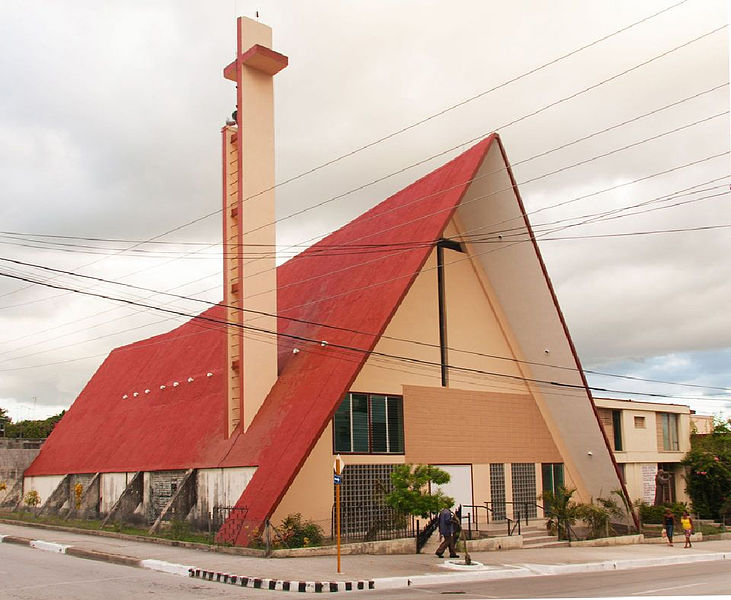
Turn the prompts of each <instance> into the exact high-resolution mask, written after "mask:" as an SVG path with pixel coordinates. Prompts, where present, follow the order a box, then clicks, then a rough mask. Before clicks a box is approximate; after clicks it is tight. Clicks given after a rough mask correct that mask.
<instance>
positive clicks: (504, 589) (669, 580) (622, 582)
mask: <svg viewBox="0 0 731 600" xmlns="http://www.w3.org/2000/svg"><path fill="white" fill-rule="evenodd" d="M729 594H731V569H729V564H728V562H727V561H718V562H698V563H690V564H684V565H673V566H670V567H652V568H646V569H629V570H624V571H607V572H598V573H581V574H575V575H551V576H544V577H524V578H521V579H502V580H497V581H481V582H475V583H464V584H453V583H452V584H449V585H439V586H429V587H421V588H410V589H408V590H389V591H381V592H378V596H377V597H378V598H379V600H380V598H394V599H397V598H424V599H426V598H430V597H431V598H433V597H435V596H441V597H444V598H449V597H454V598H464V599H465V600H467V599H474V600H477V599H485V598H608V597H629V598H640V597H643V596H644V597H652V596H655V597H667V596H705V595H721V596H726V597H728V596H729ZM357 595H358V597H361V598H364V597H365V595H364V594H357Z"/></svg>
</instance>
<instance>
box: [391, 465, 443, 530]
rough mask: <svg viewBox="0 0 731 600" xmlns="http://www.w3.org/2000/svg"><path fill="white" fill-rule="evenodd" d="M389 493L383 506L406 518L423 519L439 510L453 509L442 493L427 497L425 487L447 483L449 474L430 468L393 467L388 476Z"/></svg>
mask: <svg viewBox="0 0 731 600" xmlns="http://www.w3.org/2000/svg"><path fill="white" fill-rule="evenodd" d="M391 483H392V484H393V490H392V491H391V492H390V493H388V494H387V495H386V503H387V504H388V505H389V506H390V507H392V508H394V509H396V510H398V511H400V512H403V513H406V514H410V515H414V516H417V517H423V518H427V517H428V516H429V515H430V514H432V513H438V512H439V511H440V510H442V509H443V508H449V507H451V506H453V505H454V498H450V497H449V496H446V495H445V494H444V492H442V490H437V491H436V492H434V493H429V491H428V485H429V484H430V483H434V484H436V485H444V484H445V483H449V473H447V472H446V471H442V469H440V468H439V467H434V466H432V465H410V464H406V465H397V466H396V468H394V470H393V472H392V473H391Z"/></svg>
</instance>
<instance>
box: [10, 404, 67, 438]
mask: <svg viewBox="0 0 731 600" xmlns="http://www.w3.org/2000/svg"><path fill="white" fill-rule="evenodd" d="M0 411H1V412H0V416H1V415H2V414H4V413H5V412H6V411H5V410H4V409H1V408H0ZM64 414H66V411H65V410H62V411H61V412H60V413H58V414H57V415H53V416H52V417H48V418H47V419H38V420H28V419H26V420H23V421H18V422H16V423H13V421H12V419H10V418H7V421H6V423H5V437H7V438H26V439H43V438H47V437H48V436H49V435H50V434H51V431H53V428H54V427H55V426H56V423H58V422H59V421H60V420H61V417H63V416H64Z"/></svg>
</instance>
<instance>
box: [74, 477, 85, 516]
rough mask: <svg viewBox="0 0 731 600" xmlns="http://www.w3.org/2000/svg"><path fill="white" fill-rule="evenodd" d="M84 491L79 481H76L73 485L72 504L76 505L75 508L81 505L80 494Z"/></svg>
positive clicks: (77, 508)
mask: <svg viewBox="0 0 731 600" xmlns="http://www.w3.org/2000/svg"><path fill="white" fill-rule="evenodd" d="M83 493H84V486H83V485H81V484H80V483H77V484H76V485H75V486H74V506H75V507H76V510H79V508H80V507H81V495H82V494H83Z"/></svg>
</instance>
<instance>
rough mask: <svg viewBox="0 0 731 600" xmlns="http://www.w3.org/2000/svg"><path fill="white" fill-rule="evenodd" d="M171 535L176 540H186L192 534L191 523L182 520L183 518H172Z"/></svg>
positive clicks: (169, 529)
mask: <svg viewBox="0 0 731 600" xmlns="http://www.w3.org/2000/svg"><path fill="white" fill-rule="evenodd" d="M168 532H169V534H170V537H171V538H172V539H174V540H184V539H185V538H187V537H188V536H190V533H191V528H190V523H188V522H187V521H182V520H181V519H172V520H171V521H170V527H169V528H168Z"/></svg>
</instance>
